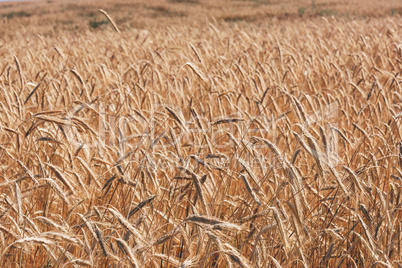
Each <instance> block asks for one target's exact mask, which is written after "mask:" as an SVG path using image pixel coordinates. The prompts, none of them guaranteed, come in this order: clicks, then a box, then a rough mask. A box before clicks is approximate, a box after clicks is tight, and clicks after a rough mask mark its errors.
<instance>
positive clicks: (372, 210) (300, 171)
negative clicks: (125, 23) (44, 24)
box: [0, 13, 402, 267]
mask: <svg viewBox="0 0 402 268" xmlns="http://www.w3.org/2000/svg"><path fill="white" fill-rule="evenodd" d="M104 14H105V15H106V16H107V13H104ZM108 19H110V17H108ZM110 20H111V19H110ZM113 26H114V28H115V30H116V31H114V30H113V29H112V28H108V29H106V30H103V31H84V33H82V32H80V33H79V34H78V33H72V32H65V33H62V34H57V35H50V36H44V35H34V34H30V33H23V34H16V35H14V36H12V37H7V38H6V40H4V43H2V46H1V48H0V54H1V55H2V59H4V60H2V62H1V65H0V105H1V108H0V122H1V125H0V172H1V173H0V194H1V195H0V263H1V266H3V267H6V266H7V267H21V266H30V267H51V266H56V267H59V266H63V267H64V266H66V267H79V266H93V267H101V266H104V267H121V266H134V267H156V266H161V267H236V266H240V267H295V266H296V267H318V266H330V267H346V266H347V267H353V266H354V267H368V266H372V265H374V266H376V267H377V266H379V267H381V266H386V267H400V266H401V265H402V259H401V252H402V251H401V246H402V245H401V242H402V241H401V240H402V212H401V209H402V205H401V204H402V196H401V193H402V189H401V187H402V145H401V143H400V142H401V141H402V137H401V124H402V122H401V120H402V116H401V115H402V107H401V101H402V96H401V94H402V89H401V83H402V80H401V78H400V76H398V74H399V73H400V71H401V67H402V62H401V60H402V40H401V39H400V37H401V34H402V32H401V29H402V27H401V26H402V24H401V19H400V18H394V19H389V18H388V19H387V18H378V19H372V20H369V21H367V20H363V19H362V20H356V21H353V20H348V21H345V20H341V19H334V18H318V19H315V20H312V21H299V23H292V22H286V21H285V22H281V23H277V24H275V23H267V24H261V25H252V24H247V23H235V24H228V23H224V22H217V21H214V22H212V23H211V22H208V21H205V23H203V24H199V25H197V27H195V25H192V26H184V25H183V26H179V25H175V26H171V27H170V26H158V27H156V26H155V27H154V28H152V29H149V30H148V31H145V30H143V31H140V30H134V29H131V30H129V31H128V30H127V31H121V32H120V31H119V29H118V28H117V26H116V25H115V24H113Z"/></svg>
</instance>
